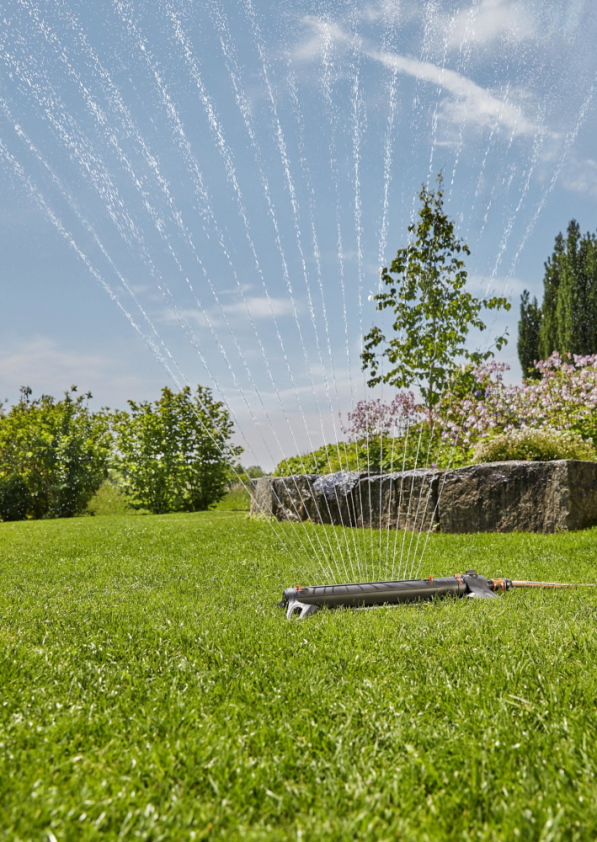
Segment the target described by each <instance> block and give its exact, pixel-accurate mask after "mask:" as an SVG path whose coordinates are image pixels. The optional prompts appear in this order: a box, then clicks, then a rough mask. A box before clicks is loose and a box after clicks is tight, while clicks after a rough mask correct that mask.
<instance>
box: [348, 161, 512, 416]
mask: <svg viewBox="0 0 597 842" xmlns="http://www.w3.org/2000/svg"><path fill="white" fill-rule="evenodd" d="M419 198H420V200H421V208H420V210H419V220H418V222H417V224H416V225H414V224H412V225H410V226H409V228H408V231H409V234H410V235H411V237H412V239H411V242H410V243H409V245H407V246H404V247H403V248H400V249H398V253H397V254H396V258H395V259H394V260H393V262H392V264H391V267H390V269H389V270H388V269H387V268H384V269H383V270H382V274H381V280H382V283H383V284H384V286H385V289H384V291H383V292H380V293H378V294H377V295H376V296H375V297H374V301H375V302H376V304H377V309H378V310H380V311H384V310H388V309H389V310H391V311H392V313H393V319H392V323H391V333H390V334H389V335H387V334H386V331H384V330H382V328H381V327H378V326H373V327H372V328H371V330H370V331H369V333H368V334H367V335H366V336H365V338H364V351H363V353H362V355H361V359H362V364H363V369H364V370H367V371H368V372H369V379H368V381H367V383H368V385H369V386H375V385H377V384H378V383H387V384H389V385H391V386H394V387H396V388H398V389H402V388H409V387H410V386H412V385H416V386H417V387H418V388H419V390H420V392H421V394H422V396H423V399H424V402H425V406H426V407H427V410H428V412H429V415H430V417H431V410H432V409H433V407H434V406H436V405H437V403H438V401H439V400H440V397H441V394H442V392H443V391H444V390H445V389H446V388H447V386H448V385H449V384H450V383H451V382H452V381H453V379H454V377H455V375H456V374H457V372H458V371H459V370H461V367H462V364H463V363H467V362H468V363H479V362H481V360H484V359H488V358H489V357H491V356H492V355H493V354H492V351H485V352H480V351H471V350H469V348H468V347H467V344H466V342H467V338H468V334H469V331H470V330H471V328H476V329H478V330H485V323H484V322H483V320H482V319H481V315H480V314H481V312H482V310H486V309H487V310H496V309H498V310H499V309H501V308H504V309H506V310H509V309H510V304H508V302H507V301H506V299H505V298H491V299H486V298H475V297H474V296H473V295H472V294H471V293H470V292H468V291H467V290H466V282H467V273H466V270H465V268H464V265H465V264H464V259H463V258H464V256H468V255H469V254H470V251H469V248H468V246H467V245H466V244H465V243H463V242H462V241H461V240H459V239H458V238H457V237H456V235H455V233H454V223H453V222H452V221H451V220H450V219H448V217H447V215H446V213H445V211H444V206H443V192H442V178H441V175H440V176H439V178H438V189H437V190H436V191H435V192H433V191H431V190H429V189H428V188H427V187H425V186H423V188H422V190H421V192H420V194H419ZM505 343H506V335H505V334H504V335H503V336H500V337H498V338H497V339H496V340H495V347H496V348H498V349H499V348H501V347H502V346H503V345H504V344H505ZM382 363H384V369H383V370H382Z"/></svg>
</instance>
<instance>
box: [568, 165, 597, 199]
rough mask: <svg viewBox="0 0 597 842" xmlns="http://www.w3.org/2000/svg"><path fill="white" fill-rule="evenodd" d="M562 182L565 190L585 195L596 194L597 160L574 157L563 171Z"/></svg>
mask: <svg viewBox="0 0 597 842" xmlns="http://www.w3.org/2000/svg"><path fill="white" fill-rule="evenodd" d="M562 184H563V186H564V187H565V188H566V190H570V191H572V192H573V193H581V194H584V195H585V196H597V161H595V160H594V159H593V158H584V159H583V160H581V159H579V158H576V159H574V160H573V161H571V162H570V164H569V165H568V167H567V168H566V170H565V171H564V174H563V178H562Z"/></svg>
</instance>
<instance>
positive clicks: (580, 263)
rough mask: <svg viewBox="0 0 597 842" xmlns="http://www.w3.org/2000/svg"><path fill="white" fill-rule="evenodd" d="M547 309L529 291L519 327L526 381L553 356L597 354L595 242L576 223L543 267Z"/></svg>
mask: <svg viewBox="0 0 597 842" xmlns="http://www.w3.org/2000/svg"><path fill="white" fill-rule="evenodd" d="M543 288H544V293H543V303H542V305H539V304H538V303H537V300H536V299H533V300H532V301H530V300H529V294H528V292H527V291H526V290H525V292H524V293H523V297H522V300H521V309H520V322H519V326H518V356H519V359H520V364H521V366H522V370H523V374H524V376H526V377H535V376H536V372H535V371H534V370H533V363H534V362H535V361H538V360H546V359H547V358H548V357H550V356H551V354H552V353H553V352H554V351H557V352H558V353H559V354H560V356H565V355H570V354H572V355H574V354H578V355H582V356H586V355H590V354H595V353H597V237H596V236H595V235H594V234H591V233H589V232H587V233H586V234H584V235H581V233H580V226H579V224H578V222H576V220H574V219H573V220H572V221H571V222H570V224H569V225H568V231H567V235H566V238H564V237H563V236H562V234H558V235H557V237H556V240H555V245H554V250H553V253H552V255H551V257H549V258H548V259H547V262H546V263H545V272H544V277H543Z"/></svg>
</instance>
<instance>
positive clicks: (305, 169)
mask: <svg viewBox="0 0 597 842" xmlns="http://www.w3.org/2000/svg"><path fill="white" fill-rule="evenodd" d="M288 87H289V92H290V97H291V102H292V105H293V109H294V115H295V119H296V122H297V126H298V136H299V137H298V139H299V160H300V165H301V171H302V175H303V179H304V181H305V184H306V188H307V195H308V205H309V222H310V225H311V241H312V245H313V256H314V259H315V267H316V275H317V282H318V286H319V295H320V300H321V311H322V315H323V321H324V326H325V338H326V344H327V352H328V357H329V360H330V365H331V370H332V379H333V382H334V391H335V395H336V412H339V409H340V397H339V394H338V383H337V380H336V369H335V365H334V355H333V352H332V345H331V337H330V328H329V321H328V314H327V307H326V301H325V294H324V290H323V278H322V272H321V258H320V251H319V243H318V238H317V228H316V225H315V207H314V204H315V190H314V187H313V182H312V179H311V172H310V169H309V163H308V160H307V153H306V148H305V138H304V128H303V120H302V114H301V107H300V102H299V98H298V93H297V90H296V80H295V78H294V74H293V73H292V72H291V70H290V68H288ZM319 356H320V364H321V367H322V371H323V376H324V382H325V388H326V395H327V398H328V405H329V408H330V413H331V416H332V419H333V430H334V437H335V440H336V452H337V454H338V457H340V440H339V436H338V430H337V426H336V417H335V412H334V409H333V406H332V398H331V395H330V387H329V381H328V378H327V374H326V371H325V366H324V363H323V357H322V354H321V352H320V355H319ZM344 456H345V458H346V460H347V465H348V453H347V448H346V442H344ZM328 464H329V460H328ZM340 464H342V463H341V462H340ZM329 466H330V468H331V465H329ZM334 492H335V496H336V505H337V506H338V512H339V514H340V523H341V526H342V533H343V535H344V540H345V542H346V550H347V554H348V555H349V556H350V548H349V546H348V537H347V534H346V529H345V524H344V515H343V514H342V506H341V501H340V499H339V496H338V489H337V486H336V485H334ZM351 534H352V540H353V547H354V553H355V559H358V552H357V548H356V540H355V536H354V531H353V530H351Z"/></svg>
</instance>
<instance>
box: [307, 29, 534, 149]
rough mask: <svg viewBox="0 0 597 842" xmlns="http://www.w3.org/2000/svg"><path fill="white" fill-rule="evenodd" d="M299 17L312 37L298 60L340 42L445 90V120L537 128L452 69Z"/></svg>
mask: <svg viewBox="0 0 597 842" xmlns="http://www.w3.org/2000/svg"><path fill="white" fill-rule="evenodd" d="M303 20H304V22H305V23H306V24H308V25H309V27H310V28H311V30H312V31H313V37H312V38H311V39H309V40H308V41H307V42H306V43H304V44H303V45H302V46H300V47H299V48H298V49H297V50H296V51H295V53H294V57H295V59H297V60H299V61H314V60H316V59H318V58H319V57H320V56H321V54H322V52H323V50H324V48H325V45H326V44H328V45H329V44H330V43H334V44H335V45H337V46H338V45H339V46H342V45H344V46H346V47H349V48H351V49H353V50H356V51H358V52H359V53H360V54H361V55H362V56H364V57H365V58H368V59H370V60H372V61H375V62H378V63H380V64H383V65H384V66H385V67H388V68H389V69H391V70H393V71H395V72H396V73H399V74H401V75H405V76H410V77H411V78H413V79H417V80H418V81H421V82H429V83H430V84H432V85H436V86H437V87H438V88H440V89H442V90H443V91H445V92H446V94H448V98H447V99H446V100H444V103H443V106H442V109H443V110H442V113H443V116H444V117H445V118H446V119H449V120H454V121H458V122H463V121H466V122H471V123H479V124H482V125H486V124H497V125H501V126H503V127H504V128H506V129H508V130H509V131H510V132H512V133H513V134H514V135H534V134H535V132H536V131H537V128H538V127H537V124H536V123H535V121H534V120H532V119H530V118H529V117H527V116H526V115H525V113H524V112H523V110H522V109H521V108H520V107H519V106H518V105H516V103H514V102H513V101H512V99H508V98H506V97H500V96H498V95H496V94H495V93H494V92H493V91H491V90H489V89H487V88H483V87H482V86H481V85H478V84H477V83H476V82H474V81H473V80H472V79H469V78H468V77H467V76H465V75H464V74H462V73H459V72H457V71H456V70H450V69H448V68H446V67H439V66H438V65H436V64H433V63H432V62H429V61H420V60H419V59H416V58H413V57H411V56H407V55H402V54H400V53H395V52H390V51H388V50H380V49H379V48H378V47H377V46H376V45H375V44H373V43H372V42H370V41H368V40H367V39H365V38H362V37H360V36H359V35H353V34H352V33H349V32H347V31H345V30H344V29H343V28H342V27H341V26H340V25H338V24H337V23H333V22H330V21H326V20H322V19H321V18H317V17H313V16H310V15H309V16H306V17H305V18H304V19H303Z"/></svg>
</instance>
